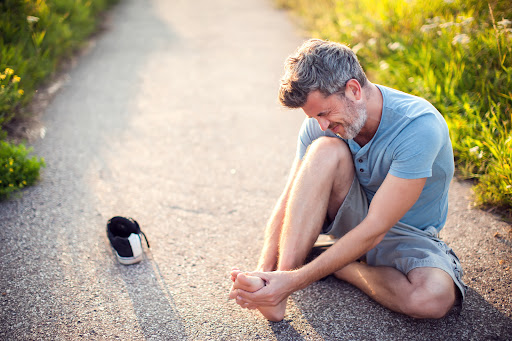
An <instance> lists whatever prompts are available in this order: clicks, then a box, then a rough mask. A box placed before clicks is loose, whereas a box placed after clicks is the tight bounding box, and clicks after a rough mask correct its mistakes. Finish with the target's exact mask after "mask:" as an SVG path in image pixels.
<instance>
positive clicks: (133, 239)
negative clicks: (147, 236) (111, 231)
mask: <svg viewBox="0 0 512 341" xmlns="http://www.w3.org/2000/svg"><path fill="white" fill-rule="evenodd" d="M128 241H129V242H130V246H131V247H132V252H133V257H139V256H140V255H141V254H142V244H141V242H140V236H139V235H138V234H136V233H132V234H130V236H129V237H128Z"/></svg>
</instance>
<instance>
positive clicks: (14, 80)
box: [0, 0, 118, 199]
mask: <svg viewBox="0 0 512 341" xmlns="http://www.w3.org/2000/svg"><path fill="white" fill-rule="evenodd" d="M117 1H118V0H85V1H84V0H3V1H0V142H1V144H0V199H2V198H5V197H7V196H8V195H9V194H10V193H12V192H13V191H14V190H15V189H16V188H22V187H24V186H26V185H30V184H33V183H34V182H35V180H36V179H37V178H38V177H39V169H40V167H41V166H44V160H41V159H38V158H37V157H30V156H29V151H30V150H28V149H26V148H25V147H24V145H23V144H20V145H12V144H10V143H9V142H8V136H7V134H6V132H5V131H4V127H5V125H6V124H7V123H8V122H9V121H11V120H12V119H13V118H14V117H15V116H16V115H19V114H20V109H22V108H23V107H24V106H26V105H27V104H28V103H29V101H30V100H31V99H32V97H33V95H34V94H35V92H36V90H37V88H38V87H39V86H40V85H41V84H42V83H43V82H44V81H45V80H46V79H48V77H49V76H50V75H51V74H52V73H53V72H54V71H55V70H56V68H57V67H58V65H59V62H60V61H62V60H63V59H65V58H67V57H69V56H71V54H72V53H73V52H74V51H76V50H77V49H78V48H79V47H81V46H82V44H83V43H84V41H85V40H86V39H87V38H88V37H89V36H90V35H91V33H93V32H94V31H95V30H96V28H97V24H98V22H99V19H100V18H99V14H100V13H101V12H102V11H104V10H105V9H106V8H108V7H109V6H110V5H112V4H113V3H115V2H117ZM4 168H5V169H7V171H6V172H4V171H3V170H4Z"/></svg>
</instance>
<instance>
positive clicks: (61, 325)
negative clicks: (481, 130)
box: [0, 0, 512, 340]
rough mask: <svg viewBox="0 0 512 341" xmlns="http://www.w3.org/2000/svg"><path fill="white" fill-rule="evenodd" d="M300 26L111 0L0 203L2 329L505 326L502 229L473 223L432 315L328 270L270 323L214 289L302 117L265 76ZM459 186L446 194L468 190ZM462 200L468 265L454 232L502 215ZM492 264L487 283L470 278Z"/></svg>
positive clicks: (234, 261)
mask: <svg viewBox="0 0 512 341" xmlns="http://www.w3.org/2000/svg"><path fill="white" fill-rule="evenodd" d="M301 41H302V37H301V36H300V35H299V33H298V31H297V30H296V29H295V28H294V27H293V25H292V23H291V22H290V20H289V18H288V17H287V15H286V13H283V12H280V11H277V10H275V9H273V8H272V6H271V3H270V2H269V1H261V0H260V1H256V0H246V1H236V0H219V1H207V0H196V1H185V0H181V1H166V0H151V1H137V0H126V1H122V2H121V3H120V4H119V5H118V6H117V7H116V8H114V9H113V11H112V13H111V18H110V19H109V20H108V21H107V30H106V32H104V33H103V34H101V35H100V36H99V37H98V38H97V40H96V41H95V45H94V46H92V47H91V49H90V50H89V52H88V53H87V54H86V55H85V56H82V57H81V58H80V60H79V62H78V64H77V65H76V67H75V68H74V69H73V70H72V71H71V72H70V73H69V81H68V82H67V83H66V84H65V85H64V86H63V88H62V89H61V90H60V91H59V93H58V94H57V96H56V97H55V98H54V100H53V101H52V102H51V104H50V105H49V106H48V107H47V108H46V110H45V113H44V116H43V118H42V120H43V124H44V125H45V128H46V136H45V137H44V139H40V140H38V141H36V142H35V148H36V151H37V153H38V154H39V155H41V156H44V157H45V159H46V161H47V164H48V167H47V168H46V169H45V170H44V172H43V176H42V181H41V183H40V184H39V185H38V186H36V187H32V188H30V189H28V190H26V191H25V193H24V195H23V197H21V198H14V199H12V200H10V201H8V202H4V203H2V204H0V225H1V229H0V238H1V239H0V243H1V249H0V257H1V275H0V291H1V296H0V309H1V317H0V339H2V340H36V339H37V340H39V339H55V340H79V339H87V340H105V339H121V340H143V339H148V340H182V339H188V340H210V339H211V340H217V339H222V340H253V339H277V340H320V339H325V340H334V339H343V340H345V339H347V340H375V339H378V340H426V339H431V340H445V339H472V340H488V339H500V340H506V339H510V338H511V335H512V320H511V316H512V315H511V308H510V291H509V289H510V272H506V271H505V270H500V271H501V272H498V271H497V270H496V271H494V270H495V268H497V267H498V265H496V264H497V260H498V259H499V258H500V257H501V258H504V257H505V256H506V255H507V252H509V253H510V244H507V243H506V242H503V243H497V242H496V241H494V240H493V239H492V238H487V239H485V237H484V238H483V239H482V240H490V243H491V244H489V245H490V246H489V245H488V246H487V247H490V248H491V249H492V252H483V253H482V254H481V255H480V256H479V257H481V259H482V260H484V259H485V260H486V262H488V264H487V263H486V264H487V265H485V266H482V268H481V269H480V270H478V268H477V267H473V268H472V269H470V272H471V271H473V276H472V277H473V278H472V279H471V278H470V279H469V281H470V282H469V283H470V285H472V284H474V285H472V289H471V291H470V294H469V299H468V302H467V304H466V307H465V309H464V310H463V311H462V313H461V314H460V315H459V314H456V313H453V314H451V315H449V316H448V317H446V318H444V319H442V320H439V321H415V320H413V319H410V318H407V317H404V316H402V315H399V314H395V313H392V312H390V311H388V310H386V309H384V308H382V307H380V306H379V305H377V304H376V303H374V302H372V301H371V300H370V299H368V298H367V297H366V296H364V295H363V294H361V293H360V292H359V291H358V290H356V289H354V288H353V287H351V286H350V285H347V284H345V283H342V282H340V281H337V280H335V279H333V278H328V279H327V280H325V281H321V282H317V283H314V284H313V285H311V286H310V287H309V288H307V289H305V290H302V291H300V292H298V293H296V294H294V295H293V297H292V299H291V303H290V304H289V312H288V314H287V316H286V318H285V320H284V321H283V322H280V323H269V322H267V321H265V320H264V319H262V318H260V317H258V315H256V314H254V313H252V312H249V311H246V310H241V309H239V308H238V306H236V305H235V304H234V303H233V302H231V301H228V299H227V293H228V289H229V286H230V283H229V281H228V279H227V276H226V274H227V271H228V270H229V269H230V267H231V266H233V265H238V266H240V267H242V268H247V269H251V268H252V267H254V266H255V262H256V257H257V255H258V252H259V248H260V247H261V243H262V238H261V230H262V228H263V226H264V223H265V220H266V218H267V216H268V215H269V213H270V211H271V209H272V206H273V204H274V202H275V200H276V198H277V196H278V195H279V192H280V189H281V188H282V186H283V185H284V183H285V181H286V175H287V172H288V167H289V165H290V163H291V161H292V158H293V153H294V150H295V136H296V133H297V130H298V128H299V125H300V123H301V120H302V118H303V116H302V115H301V114H299V113H297V112H294V111H288V110H283V109H280V107H279V105H278V103H277V100H276V90H277V86H278V79H279V77H280V74H281V70H282V63H283V61H284V59H285V57H286V56H287V55H288V54H289V53H291V52H292V51H293V50H294V49H295V47H296V46H298V45H299V44H300V42H301ZM455 185H456V191H457V192H452V193H453V194H452V199H453V200H460V195H459V193H461V192H459V191H462V193H467V188H463V187H464V185H462V184H458V183H457V184H455ZM464 200H465V199H464ZM458 202H459V201H458ZM460 202H462V203H461V204H458V205H459V206H457V205H455V207H456V208H457V207H458V210H457V211H454V212H452V213H451V217H450V219H451V220H449V222H450V224H451V225H453V230H452V232H451V233H452V234H451V235H450V233H448V234H447V235H448V237H449V239H450V240H451V241H453V243H454V244H455V245H460V246H461V248H464V250H462V253H463V254H462V255H461V258H463V260H465V261H466V262H467V263H468V264H473V263H471V262H472V261H474V260H475V259H476V258H475V257H473V256H472V254H473V252H479V250H480V249H479V245H480V244H481V243H483V242H481V239H478V238H476V239H475V237H474V236H472V238H473V239H471V240H472V241H471V243H472V244H470V246H468V247H466V246H465V245H466V244H464V242H460V240H458V239H457V238H458V236H460V235H461V234H460V231H467V230H466V228H467V226H473V227H472V228H473V229H476V228H478V227H481V226H482V224H484V227H486V228H487V230H488V231H486V233H487V234H488V233H494V232H496V231H497V230H499V229H503V228H504V225H503V224H501V223H499V222H496V220H492V219H494V218H493V217H490V216H485V217H484V218H483V219H484V220H482V218H481V216H480V213H474V212H475V211H474V210H471V209H469V208H467V201H460ZM468 212H469V213H468ZM468 214H469V216H470V217H473V216H471V214H473V215H475V214H476V216H475V217H476V218H471V219H472V221H470V222H467V219H466V218H464V217H467V216H468ZM114 215H125V216H131V217H134V218H135V219H136V220H138V222H139V223H140V224H141V226H142V228H143V231H145V232H146V234H147V236H148V238H149V240H150V242H151V246H152V248H151V251H149V252H147V253H146V254H147V259H146V260H144V261H143V262H142V263H140V264H138V265H134V266H128V267H126V266H122V265H120V264H118V263H117V261H116V260H115V258H114V256H113V254H112V251H111V249H110V247H109V244H108V239H107V238H106V234H105V223H106V221H107V220H108V219H109V218H110V217H112V216H114ZM489 219H490V220H489ZM482 222H483V223H482ZM485 224H487V225H485ZM457 229H459V230H457ZM457 231H459V232H457ZM468 234H469V233H468ZM487 234H486V235H487ZM468 238H469V236H468ZM492 243H494V244H492ZM474 250H476V251H474ZM503 255H505V256H503ZM505 261H506V262H509V263H510V258H505ZM493 262H494V263H493ZM489 264H490V265H489ZM505 265H506V264H505ZM489 267H490V269H491V270H490V272H487V273H485V274H486V276H487V277H486V278H489V279H491V278H494V279H493V280H494V281H498V282H499V281H502V282H501V287H499V288H498V287H497V286H494V287H495V288H496V290H497V291H495V292H494V293H493V292H491V291H490V289H489V293H487V292H485V290H486V289H485V288H488V287H486V284H485V283H484V284H481V282H482V278H481V277H480V276H479V275H480V274H482V273H484V272H485V271H486V269H488V268H489ZM492 269H494V270H492ZM493 276H494V277H493ZM507 276H508V277H507ZM479 281H480V282H479ZM484 282H485V280H484ZM479 283H480V284H479ZM493 283H494V282H493ZM491 284H492V283H491ZM507 285H508V289H507ZM500 290H501V291H500ZM493 295H494V296H493Z"/></svg>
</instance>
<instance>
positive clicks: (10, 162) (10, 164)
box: [9, 158, 14, 166]
mask: <svg viewBox="0 0 512 341" xmlns="http://www.w3.org/2000/svg"><path fill="white" fill-rule="evenodd" d="M13 163H14V160H13V159H11V158H9V166H12V164H13Z"/></svg>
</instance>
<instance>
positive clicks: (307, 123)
mask: <svg viewBox="0 0 512 341" xmlns="http://www.w3.org/2000/svg"><path fill="white" fill-rule="evenodd" d="M321 136H332V137H334V136H336V135H335V134H334V133H332V132H331V131H325V132H324V131H322V129H320V126H319V125H318V122H317V121H316V120H315V119H314V118H309V117H308V118H306V119H305V120H304V122H302V126H301V128H300V132H299V136H298V138H297V152H296V156H297V157H298V158H299V159H300V160H302V158H303V157H304V155H305V154H306V150H307V149H308V147H309V145H310V144H311V143H313V141H314V140H316V139H317V138H319V137H321Z"/></svg>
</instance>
